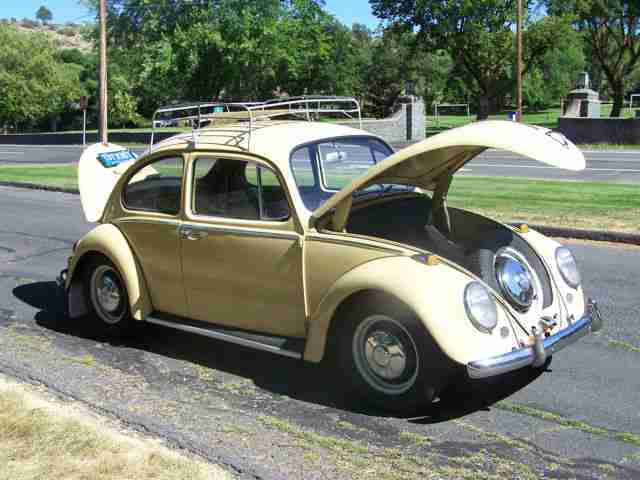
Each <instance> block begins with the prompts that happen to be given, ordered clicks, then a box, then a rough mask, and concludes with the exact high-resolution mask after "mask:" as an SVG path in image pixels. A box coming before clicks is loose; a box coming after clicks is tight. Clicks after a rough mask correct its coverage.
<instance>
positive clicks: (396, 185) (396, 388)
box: [61, 100, 601, 410]
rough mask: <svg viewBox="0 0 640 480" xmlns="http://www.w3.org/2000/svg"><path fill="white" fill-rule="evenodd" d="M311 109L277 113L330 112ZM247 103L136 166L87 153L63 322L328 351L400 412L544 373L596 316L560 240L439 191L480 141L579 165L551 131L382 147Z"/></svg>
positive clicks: (365, 389) (103, 150)
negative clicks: (476, 386) (84, 226)
mask: <svg viewBox="0 0 640 480" xmlns="http://www.w3.org/2000/svg"><path fill="white" fill-rule="evenodd" d="M305 102H306V101H305V100H299V101H290V102H283V103H282V104H275V106H276V107H277V108H280V109H282V108H284V109H289V110H290V111H289V113H290V114H291V109H292V105H294V106H295V108H294V110H296V111H295V112H294V113H295V115H300V114H301V112H302V114H303V115H304V116H307V117H309V116H310V115H309V112H310V111H311V110H313V109H315V111H316V113H317V112H319V111H324V110H325V109H324V107H323V105H321V103H320V102H319V101H318V102H317V103H316V104H314V106H311V105H310V104H309V103H308V102H307V103H305ZM354 103H355V102H354ZM241 109H242V110H245V111H246V113H245V121H242V122H239V123H236V124H234V125H226V126H223V127H215V128H207V129H204V130H200V131H198V132H193V133H186V134H181V135H177V136H174V137H172V138H169V139H167V140H164V141H162V142H160V143H158V144H156V145H154V146H152V147H151V148H150V149H149V150H148V151H147V152H145V153H144V154H143V155H142V156H141V157H140V158H137V159H134V158H132V157H131V154H130V153H129V152H128V151H126V150H124V149H122V148H120V147H118V146H116V145H107V146H103V145H95V146H93V147H91V148H89V149H88V150H86V152H85V153H84V155H83V157H82V159H81V161H80V164H79V179H80V194H81V200H82V205H83V208H84V211H85V214H86V217H87V219H88V220H89V221H92V222H98V223H99V225H98V226H97V227H95V228H94V229H93V230H91V231H90V232H89V233H88V234H86V235H85V236H84V237H83V238H82V239H81V240H79V241H78V242H77V243H76V244H75V245H74V249H73V255H72V257H71V258H70V259H69V265H68V268H67V269H65V270H64V271H63V272H62V274H61V282H62V283H63V284H64V287H65V289H66V292H67V299H68V302H67V303H68V312H69V316H70V317H71V318H75V317H80V316H83V315H85V314H87V313H88V314H89V317H88V321H94V322H96V326H98V325H100V326H101V327H102V328H104V329H105V330H106V331H107V332H110V333H114V334H120V333H123V332H124V331H126V330H128V329H130V328H131V327H132V326H133V325H135V324H138V323H144V322H149V323H155V324H160V325H164V326H166V327H170V328H175V329H179V330H185V331H188V332H193V333H196V334H201V335H206V336H210V337H214V338H218V339H223V340H227V341H231V342H235V343H238V344H241V345H244V346H246V347H252V348H257V349H263V350H267V351H269V352H273V353H277V354H282V355H287V356H290V357H294V358H302V359H304V360H307V361H310V362H320V361H321V360H322V359H323V358H326V359H327V360H330V361H331V362H332V364H333V366H334V368H336V371H337V373H339V374H340V375H342V376H343V377H344V380H345V381H344V383H343V384H344V388H345V389H348V390H350V391H354V392H355V393H357V394H359V395H360V396H362V397H363V399H364V400H365V401H368V402H372V403H374V404H377V405H381V406H384V407H385V408H389V409H392V410H402V409H407V408H412V407H415V406H417V405H420V404H424V403H428V402H430V401H431V400H432V399H433V397H434V395H436V394H437V393H438V392H439V391H440V390H441V389H443V388H444V387H445V386H447V385H448V384H449V383H450V382H451V381H453V379H458V378H460V377H459V376H458V375H456V374H457V373H459V372H460V371H461V370H462V371H466V374H467V375H468V377H471V378H486V377H492V376H497V375H500V374H503V373H505V372H509V371H513V370H516V369H521V368H524V367H531V366H533V367H541V366H542V365H544V364H545V362H546V361H548V359H549V358H550V356H551V355H552V354H553V353H555V352H556V351H558V350H560V349H561V348H563V347H564V346H566V345H567V344H569V343H572V342H573V341H575V340H577V339H578V338H580V337H581V336H583V335H584V334H586V333H588V332H590V331H597V330H598V329H599V328H600V327H601V319H600V316H599V314H598V310H597V307H596V305H595V303H594V302H591V301H586V300H585V298H584V296H583V291H582V287H581V280H580V274H579V272H578V269H577V266H576V262H575V260H574V258H573V256H572V254H571V252H570V250H569V249H567V248H566V247H563V246H561V245H560V244H558V243H557V242H555V241H554V240H552V239H549V238H547V237H545V236H543V235H541V234H540V233H538V232H536V231H534V230H532V229H529V228H528V227H527V226H526V225H521V226H519V227H510V226H507V225H503V224H500V223H498V222H496V221H493V220H491V219H489V218H485V217H483V216H480V215H476V214H474V213H471V212H469V211H465V210H460V209H456V208H451V207H448V206H447V203H446V197H447V192H448V190H449V187H450V184H451V180H452V176H453V175H454V174H455V173H456V172H457V171H458V170H460V169H461V168H462V167H463V166H464V165H465V164H466V163H467V162H468V161H469V160H471V159H472V158H473V157H475V156H476V155H478V154H479V153H481V152H482V151H484V150H485V149H487V148H496V149H503V150H508V151H511V152H515V153H517V154H521V155H525V156H527V157H530V158H533V159H536V160H539V161H541V162H544V163H546V164H549V165H553V166H556V167H559V168H565V169H569V170H581V169H583V168H584V166H585V160H584V158H583V156H582V154H581V152H580V151H579V150H578V149H577V148H576V147H575V146H574V145H573V144H571V143H570V142H569V141H567V140H566V139H565V138H564V137H562V136H561V135H559V134H556V133H553V132H551V131H549V130H546V129H542V128H535V127H530V126H525V125H521V124H518V123H512V122H498V121H487V122H478V123H474V124H470V125H467V126H464V127H461V128H457V129H454V130H450V131H447V132H444V133H441V134H439V135H435V136H433V137H430V138H428V139H427V140H424V141H422V142H420V143H417V144H414V145H412V146H410V147H408V148H405V149H403V150H401V151H399V152H397V153H393V151H392V150H391V148H390V147H389V146H388V145H387V144H386V143H385V142H384V141H383V140H381V139H380V138H378V137H376V136H373V135H371V134H369V133H367V132H365V131H362V130H357V129H353V128H350V127H346V126H339V125H337V124H332V123H320V122H304V121H302V122H301V121H290V120H288V121H282V120H281V121H277V122H276V121H273V120H272V119H270V118H267V117H268V115H266V114H265V113H264V108H263V111H262V112H261V111H260V105H256V104H252V105H249V106H247V105H243V106H242V108H241ZM333 109H335V107H331V108H326V110H333ZM200 115H201V112H198V116H200ZM221 115H224V114H221ZM295 115H294V116H295ZM274 116H275V114H274ZM290 116H291V115H290Z"/></svg>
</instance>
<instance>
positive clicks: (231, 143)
mask: <svg viewBox="0 0 640 480" xmlns="http://www.w3.org/2000/svg"><path fill="white" fill-rule="evenodd" d="M352 136H366V137H372V138H377V139H379V140H382V139H380V137H378V136H376V135H373V134H371V133H369V132H366V131H364V130H360V129H357V128H352V127H348V126H344V125H339V124H335V123H325V122H305V121H256V122H253V125H252V127H251V129H249V125H248V124H247V123H236V124H232V125H226V126H217V127H207V128H202V129H200V130H197V131H193V132H188V133H181V134H178V135H175V136H173V137H170V138H168V139H166V140H163V141H161V142H158V143H157V144H155V145H153V146H152V147H151V148H149V149H147V150H146V151H145V152H144V153H143V154H142V155H141V156H140V160H142V159H144V158H146V157H147V156H148V155H150V154H154V153H157V152H160V151H164V150H175V149H178V150H180V149H190V150H222V151H225V150H227V151H229V152H250V153H254V154H256V155H260V156H262V157H265V158H267V159H269V160H270V161H272V162H273V163H275V164H276V165H277V166H278V167H279V168H280V169H281V170H282V169H283V168H286V166H287V165H288V164H289V156H290V154H291V151H292V150H293V149H294V148H296V147H297V146H299V145H304V144H307V143H313V142H317V141H320V140H323V139H327V138H339V137H352ZM194 145H195V146H194Z"/></svg>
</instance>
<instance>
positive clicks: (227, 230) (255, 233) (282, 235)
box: [182, 223, 299, 240]
mask: <svg viewBox="0 0 640 480" xmlns="http://www.w3.org/2000/svg"><path fill="white" fill-rule="evenodd" d="M182 228H183V229H191V230H192V231H194V232H197V231H202V232H208V233H219V234H223V235H224V234H227V235H239V236H244V237H259V238H276V239H280V240H298V238H299V235H298V234H297V233H293V232H278V231H275V230H249V229H244V228H238V227H227V226H220V225H199V224H193V223H185V224H184V225H183V226H182Z"/></svg>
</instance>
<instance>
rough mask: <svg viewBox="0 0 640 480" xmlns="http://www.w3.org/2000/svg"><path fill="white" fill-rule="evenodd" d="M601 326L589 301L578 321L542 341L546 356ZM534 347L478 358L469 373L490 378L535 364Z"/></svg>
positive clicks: (596, 313)
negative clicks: (585, 310) (585, 311)
mask: <svg viewBox="0 0 640 480" xmlns="http://www.w3.org/2000/svg"><path fill="white" fill-rule="evenodd" d="M600 328H601V317H600V312H599V310H598V306H597V304H596V303H595V302H591V301H590V302H589V304H588V306H587V313H586V314H585V315H584V316H583V317H582V318H581V319H580V320H578V321H577V322H575V323H572V324H571V325H569V326H568V327H567V328H565V329H564V330H561V331H559V332H558V333H556V334H554V335H551V336H549V337H547V338H545V339H544V340H543V341H542V346H543V347H544V353H545V355H546V356H549V355H552V354H554V353H555V352H558V351H560V350H562V349H563V348H565V347H566V346H567V345H571V344H572V343H574V342H575V341H577V340H579V339H580V338H582V337H584V336H585V335H587V334H588V333H590V332H597V331H598V330H600ZM537 358H538V359H539V356H536V352H535V350H534V347H533V346H532V347H525V348H520V349H518V350H514V351H512V352H509V353H505V354H503V355H498V356H496V357H491V358H486V359H482V360H476V361H473V362H469V363H468V364H467V374H468V375H469V377H470V378H474V379H477V378H488V377H494V376H497V375H501V374H503V373H507V372H511V371H513V370H517V369H519V368H522V367H526V366H528V365H533V364H534V362H535V361H536V359H537Z"/></svg>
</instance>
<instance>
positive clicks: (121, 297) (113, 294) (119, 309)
mask: <svg viewBox="0 0 640 480" xmlns="http://www.w3.org/2000/svg"><path fill="white" fill-rule="evenodd" d="M85 285H86V289H87V292H86V293H87V295H86V298H87V299H88V304H89V312H90V315H91V317H92V319H93V320H94V322H95V323H94V326H95V327H96V328H97V329H98V330H100V333H105V334H108V335H113V336H122V335H125V334H129V333H131V332H132V331H133V327H134V326H135V321H134V320H133V318H132V316H131V311H130V308H129V296H128V294H127V288H126V286H125V283H124V280H123V279H122V276H121V275H120V272H118V269H117V268H116V266H115V265H114V264H113V262H111V261H110V260H109V259H107V258H106V257H96V258H94V259H92V260H91V261H90V262H89V264H88V265H87V267H86V269H85Z"/></svg>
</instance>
